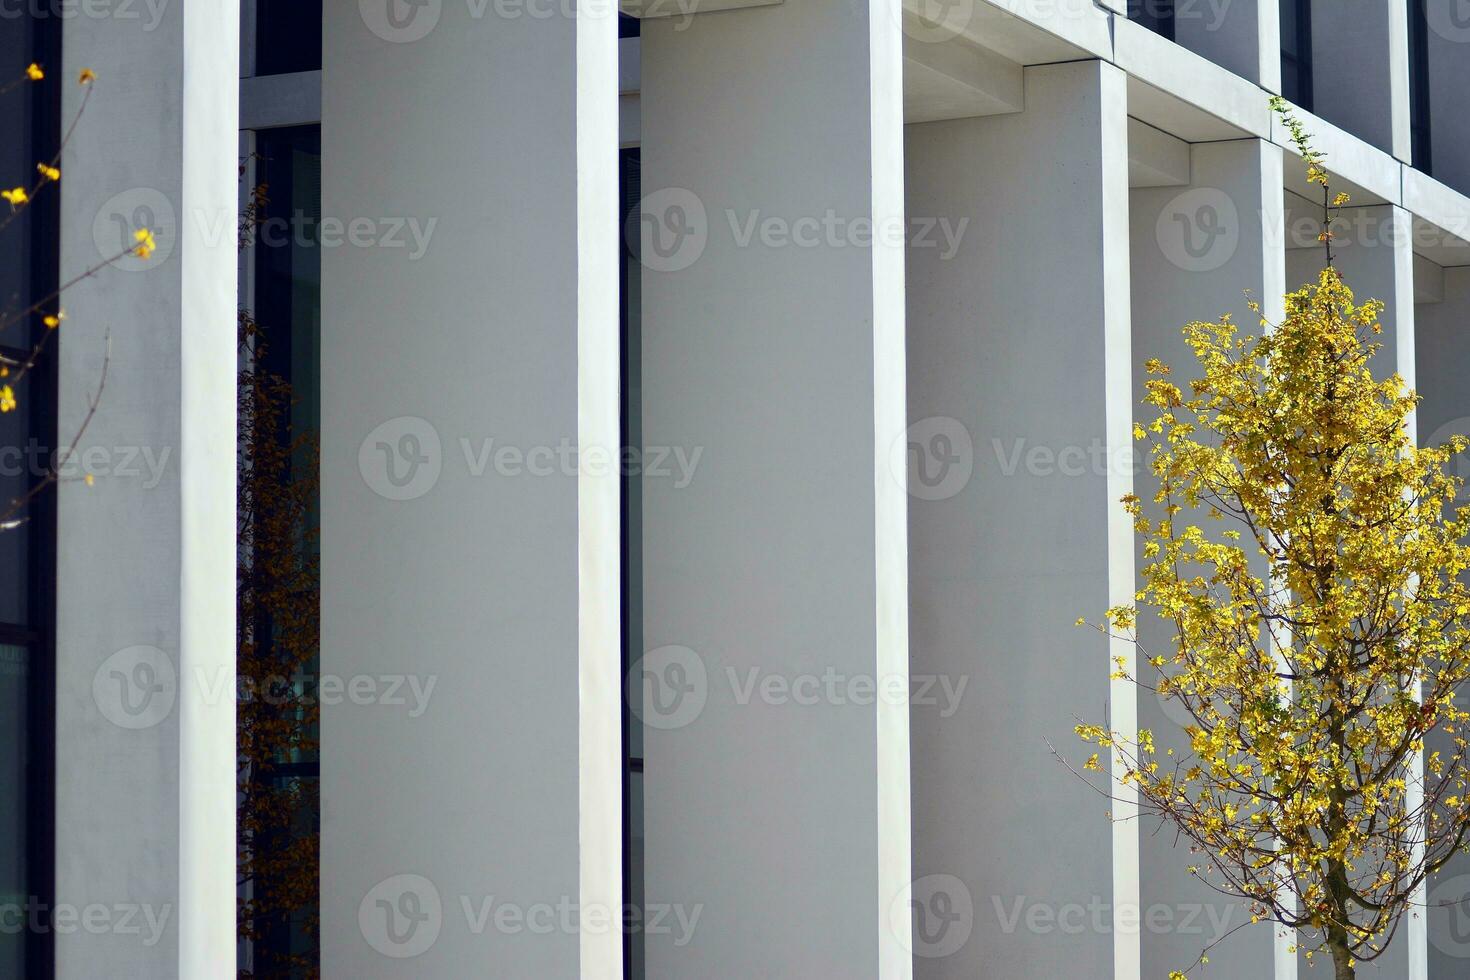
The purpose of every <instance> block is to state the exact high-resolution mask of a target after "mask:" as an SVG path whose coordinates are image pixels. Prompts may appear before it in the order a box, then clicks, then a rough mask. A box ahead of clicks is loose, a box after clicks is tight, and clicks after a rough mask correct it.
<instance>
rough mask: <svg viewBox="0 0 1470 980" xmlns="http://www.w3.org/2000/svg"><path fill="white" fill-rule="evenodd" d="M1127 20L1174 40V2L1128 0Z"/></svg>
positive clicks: (1163, 0) (1165, 0)
mask: <svg viewBox="0 0 1470 980" xmlns="http://www.w3.org/2000/svg"><path fill="white" fill-rule="evenodd" d="M1128 19H1129V20H1132V21H1137V22H1138V23H1140V24H1142V25H1143V26H1144V27H1147V28H1148V29H1149V30H1151V31H1153V32H1155V33H1156V34H1162V35H1163V36H1164V37H1167V38H1169V39H1170V40H1171V41H1172V40H1173V39H1174V0H1128Z"/></svg>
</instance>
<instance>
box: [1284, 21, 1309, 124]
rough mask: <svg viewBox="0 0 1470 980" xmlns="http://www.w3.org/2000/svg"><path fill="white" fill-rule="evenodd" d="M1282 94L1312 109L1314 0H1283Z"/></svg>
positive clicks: (1303, 106) (1304, 107)
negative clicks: (1312, 0)
mask: <svg viewBox="0 0 1470 980" xmlns="http://www.w3.org/2000/svg"><path fill="white" fill-rule="evenodd" d="M1280 9H1281V94H1282V95H1284V96H1285V97H1286V98H1288V99H1290V100H1291V101H1292V102H1294V103H1296V104H1297V105H1299V106H1301V107H1302V108H1303V109H1307V110H1308V111H1310V110H1311V108H1312V7H1311V0H1281V8H1280Z"/></svg>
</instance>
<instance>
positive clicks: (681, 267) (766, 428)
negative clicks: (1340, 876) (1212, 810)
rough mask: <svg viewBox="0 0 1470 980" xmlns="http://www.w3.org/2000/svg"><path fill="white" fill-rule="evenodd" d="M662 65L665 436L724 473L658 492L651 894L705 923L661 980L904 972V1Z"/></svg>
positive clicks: (704, 33) (655, 319)
mask: <svg viewBox="0 0 1470 980" xmlns="http://www.w3.org/2000/svg"><path fill="white" fill-rule="evenodd" d="M642 51H643V54H642V57H643V64H642V117H643V140H642V147H643V149H642V163H643V184H642V190H643V193H644V195H645V197H644V217H643V219H642V220H643V222H644V224H643V226H642V227H643V229H644V232H643V238H642V241H643V258H644V261H645V268H644V270H643V280H642V288H643V379H644V386H643V410H644V416H643V435H644V442H645V445H646V446H648V447H674V448H677V449H681V450H683V451H686V452H689V453H693V452H696V451H698V452H701V453H702V457H701V462H700V464H699V467H698V470H697V473H696V474H695V476H694V478H693V480H692V482H689V483H688V484H687V485H686V486H682V487H680V486H677V485H675V483H674V482H673V481H671V480H669V479H665V478H659V477H655V476H652V475H650V476H646V477H645V479H644V488H643V489H644V506H643V513H644V517H645V527H644V531H643V548H644V551H643V561H644V590H645V591H644V606H643V610H644V614H645V617H646V619H645V625H644V629H645V637H646V646H647V648H648V651H647V652H648V657H647V658H646V659H645V660H644V661H643V663H642V665H641V667H639V668H635V670H637V671H639V673H638V675H637V677H638V680H640V681H642V683H643V685H644V687H643V691H644V695H643V714H644V718H645V720H646V721H648V722H649V725H650V727H649V728H648V730H647V731H646V734H645V757H646V759H647V774H646V776H645V779H644V786H645V796H644V805H645V821H646V828H647V862H648V867H647V878H646V881H647V895H648V900H649V901H650V902H651V903H661V904H672V905H680V904H682V905H683V906H685V907H686V908H690V907H694V906H698V907H700V908H702V917H701V919H700V920H699V926H698V929H697V930H696V931H695V933H694V935H693V937H692V939H691V940H690V941H688V942H687V943H686V944H685V945H682V946H680V945H679V944H678V943H677V942H676V939H677V937H672V936H667V935H664V936H653V935H650V936H649V937H648V939H647V962H648V973H649V976H655V977H673V976H680V977H685V976H687V977H696V976H697V977H712V978H714V977H729V978H745V977H754V976H761V977H792V978H795V977H810V976H842V977H853V978H861V977H870V978H884V980H888V978H899V977H906V976H909V975H910V959H909V955H908V952H907V948H906V943H907V941H908V935H907V933H908V922H909V911H908V909H907V907H906V905H905V903H904V889H905V886H907V884H908V882H909V873H908V848H909V826H908V788H909V779H908V751H907V735H908V723H907V708H906V703H905V701H904V699H903V695H904V694H905V692H906V690H907V676H908V675H907V668H908V662H907V651H906V644H907V625H906V618H907V613H908V609H907V597H906V593H905V584H906V559H905V553H906V552H905V528H904V498H903V495H902V487H901V484H900V483H899V482H898V480H897V479H895V477H894V475H893V473H892V471H891V469H890V466H889V459H888V455H889V451H890V447H892V446H893V445H894V443H895V441H897V440H900V439H901V434H902V431H903V426H904V422H903V385H904V367H903V365H904V353H903V316H904V309H903V275H904V271H903V265H902V261H903V257H902V251H901V249H902V243H901V239H900V240H884V241H882V242H880V244H878V245H877V246H872V245H869V244H868V243H867V241H866V240H865V239H864V237H863V236H864V235H865V232H864V231H863V229H864V228H865V227H867V226H868V225H869V224H870V223H872V222H874V221H876V222H879V223H882V224H884V225H885V226H886V227H889V228H892V227H893V224H894V222H896V221H900V220H901V218H902V214H903V199H902V180H903V174H902V156H901V154H902V143H901V138H902V136H901V127H902V117H901V111H902V82H901V75H900V67H901V45H900V33H899V19H898V11H897V3H896V0H872V2H869V3H858V4H829V3H820V4H819V3H809V2H804V0H794V2H788V3H785V4H782V5H780V6H764V7H756V8H752V9H749V10H742V11H733V12H728V13H718V14H708V15H698V16H695V17H694V18H693V19H692V20H689V21H687V22H685V23H683V24H681V23H680V22H679V19H678V18H674V19H664V20H658V21H645V22H644V25H643V40H642ZM828 215H830V216H831V223H830V225H829V227H830V228H831V229H832V230H831V231H830V232H829V231H827V230H825V229H823V227H822V225H823V224H824V223H825V220H826V218H827V216H828ZM767 219H770V220H772V221H774V222H776V223H777V224H769V225H766V226H765V230H764V231H762V230H760V227H759V226H760V223H761V222H765V221H767ZM808 219H816V221H817V224H816V225H813V224H811V223H810V221H809V220H808ZM686 221H687V224H684V222H686ZM732 221H733V222H734V224H733V225H732ZM751 221H754V222H756V226H755V230H754V232H753V237H751V238H749V239H748V240H744V241H742V235H743V229H745V228H746V227H750V226H749V222H751ZM783 227H789V228H790V229H791V231H792V232H793V235H794V237H793V239H792V240H785V239H784V237H783V236H782V234H780V233H779V231H778V230H777V229H778V228H783ZM680 228H684V229H685V231H686V232H687V233H685V234H679V233H678V229H680ZM813 236H815V237H813ZM655 242H657V245H658V247H657V248H656V247H655ZM670 647H675V648H677V649H675V650H670V649H668V648H670ZM675 667H678V668H681V669H684V670H686V671H687V673H686V674H685V675H684V676H683V678H682V680H683V682H684V683H685V685H686V689H687V692H688V693H687V696H686V697H685V698H684V700H682V701H678V700H673V699H672V697H671V693H672V692H671V689H670V688H669V687H668V686H667V683H666V682H668V681H673V680H681V678H679V677H678V676H676V674H675V673H674V672H672V668H675ZM824 676H830V677H832V678H833V681H834V686H833V687H831V688H827V687H825V682H823V685H824V686H820V687H818V688H816V689H813V688H812V687H811V684H812V682H813V680H820V679H821V678H823V677H824ZM751 682H753V683H755V684H756V685H757V686H756V688H755V689H754V690H753V691H751V692H750V693H749V694H748V695H747V694H746V693H745V685H746V684H747V683H751ZM854 683H856V684H858V685H859V687H857V688H853V687H851V686H850V685H851V684H854ZM875 683H877V684H881V685H884V686H885V689H887V685H892V684H896V685H897V689H898V692H899V695H900V698H899V700H898V701H897V702H896V703H895V702H891V701H889V700H887V699H886V698H878V697H876V695H875V694H874V693H873V689H872V685H873V684H875ZM765 684H771V685H774V686H773V687H771V688H767V689H766V693H762V690H761V685H765ZM788 684H789V685H793V686H794V688H795V690H793V691H792V693H791V694H783V693H781V686H782V685H788ZM864 687H866V690H867V693H863V689H864ZM829 692H830V693H829ZM659 699H665V700H662V701H660V700H659ZM875 700H876V702H877V703H874V701H875ZM660 703H661V704H663V705H664V706H665V708H664V709H663V710H661V709H660V708H659V707H658V705H659V704H660ZM893 909H896V910H897V914H896V916H895V917H894V918H893V921H892V922H890V921H889V913H890V911H891V910H893Z"/></svg>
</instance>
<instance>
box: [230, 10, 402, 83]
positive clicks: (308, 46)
mask: <svg viewBox="0 0 1470 980" xmlns="http://www.w3.org/2000/svg"><path fill="white" fill-rule="evenodd" d="M390 2H392V0H390ZM321 67H322V0H256V2H255V73H256V74H257V75H285V74H289V73H290V72H296V71H318V70H320V69H321Z"/></svg>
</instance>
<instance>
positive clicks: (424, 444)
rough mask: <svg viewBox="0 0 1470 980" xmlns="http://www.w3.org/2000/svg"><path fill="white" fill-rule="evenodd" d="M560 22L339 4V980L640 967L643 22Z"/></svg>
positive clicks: (334, 492) (328, 740) (324, 808)
mask: <svg viewBox="0 0 1470 980" xmlns="http://www.w3.org/2000/svg"><path fill="white" fill-rule="evenodd" d="M546 9H549V8H543V9H542V11H541V12H540V13H539V14H538V13H536V12H535V11H533V10H532V8H531V7H530V6H529V5H528V6H526V7H524V8H521V7H517V8H515V9H514V10H510V9H509V8H506V7H504V6H497V5H495V4H490V5H488V6H487V5H483V4H480V5H476V4H469V5H466V4H454V3H445V4H442V5H441V4H438V3H434V4H419V5H406V4H396V3H387V4H385V3H384V2H382V0H379V2H377V3H362V4H358V3H352V2H331V3H328V4H327V8H326V25H325V38H326V40H325V53H324V69H323V78H324V87H323V93H322V94H323V110H322V120H323V123H322V164H323V174H322V208H323V225H324V226H326V225H327V222H329V221H330V222H334V223H335V222H340V224H336V225H335V227H336V229H337V231H338V232H339V234H340V233H341V232H342V230H343V229H344V228H345V229H346V236H347V237H346V240H345V241H342V240H340V239H339V246H338V247H324V248H323V254H322V429H323V431H322V499H323V502H324V504H323V508H322V542H321V547H322V607H321V614H322V653H321V666H322V674H323V679H324V681H328V682H331V683H333V684H339V685H341V687H340V688H338V693H337V695H336V698H335V703H333V701H329V700H328V698H327V697H326V696H325V695H324V697H323V716H322V734H321V767H322V780H321V784H322V789H321V812H322V851H321V862H322V875H321V881H322V892H321V911H322V968H323V974H324V975H325V976H329V977H374V978H387V977H467V976H484V975H487V974H488V975H495V976H516V977H523V976H524V977H531V976H535V977H570V976H581V977H593V978H612V977H617V976H619V975H620V971H621V935H620V929H619V909H620V904H621V882H620V836H621V835H620V806H619V779H620V772H621V769H620V753H621V748H620V736H619V707H618V706H619V694H618V678H619V674H620V669H619V641H618V602H619V599H618V539H619V532H618V509H617V501H618V476H617V470H616V464H615V462H614V460H613V457H614V455H615V453H616V449H617V444H618V282H617V274H618V272H617V270H618V244H617V238H616V235H617V199H618V194H617V183H616V181H617V159H616V148H617V64H616V54H617V31H616V24H615V21H614V18H613V8H612V6H611V5H609V4H598V3H595V2H593V0H578V2H577V3H575V4H572V5H569V6H566V7H558V8H557V13H556V14H555V15H553V16H546V15H545V11H546ZM568 11H572V12H575V14H576V16H568V13H567V12H568ZM353 228H357V229H358V231H357V232H353V230H352V229H353ZM392 228H397V229H399V231H398V232H397V233H395V234H391V236H390V229H392ZM415 229H416V230H415ZM326 233H327V232H326V230H325V227H324V232H323V234H324V235H325V234H326ZM354 235H355V236H356V238H355V240H354V237H353V236H354ZM416 236H417V237H416ZM411 241H416V242H417V244H409V243H410V242H411ZM404 678H407V683H406V684H404V685H403V686H401V687H395V688H393V690H394V692H395V696H394V697H393V698H391V699H390V698H389V697H387V696H386V691H387V685H390V684H395V683H397V682H398V681H402V680H403V679H404ZM413 684H418V685H419V689H418V693H415V691H414V689H413V687H412V685H413ZM430 684H433V685H434V687H433V689H432V692H431V693H428V694H427V695H425V694H424V692H427V691H428V686H429V685H430ZM354 685H357V689H358V691H359V694H353V693H352V690H353V686H354ZM344 688H345V691H346V694H345V695H344V694H343V693H342V690H343V689H344Z"/></svg>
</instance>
